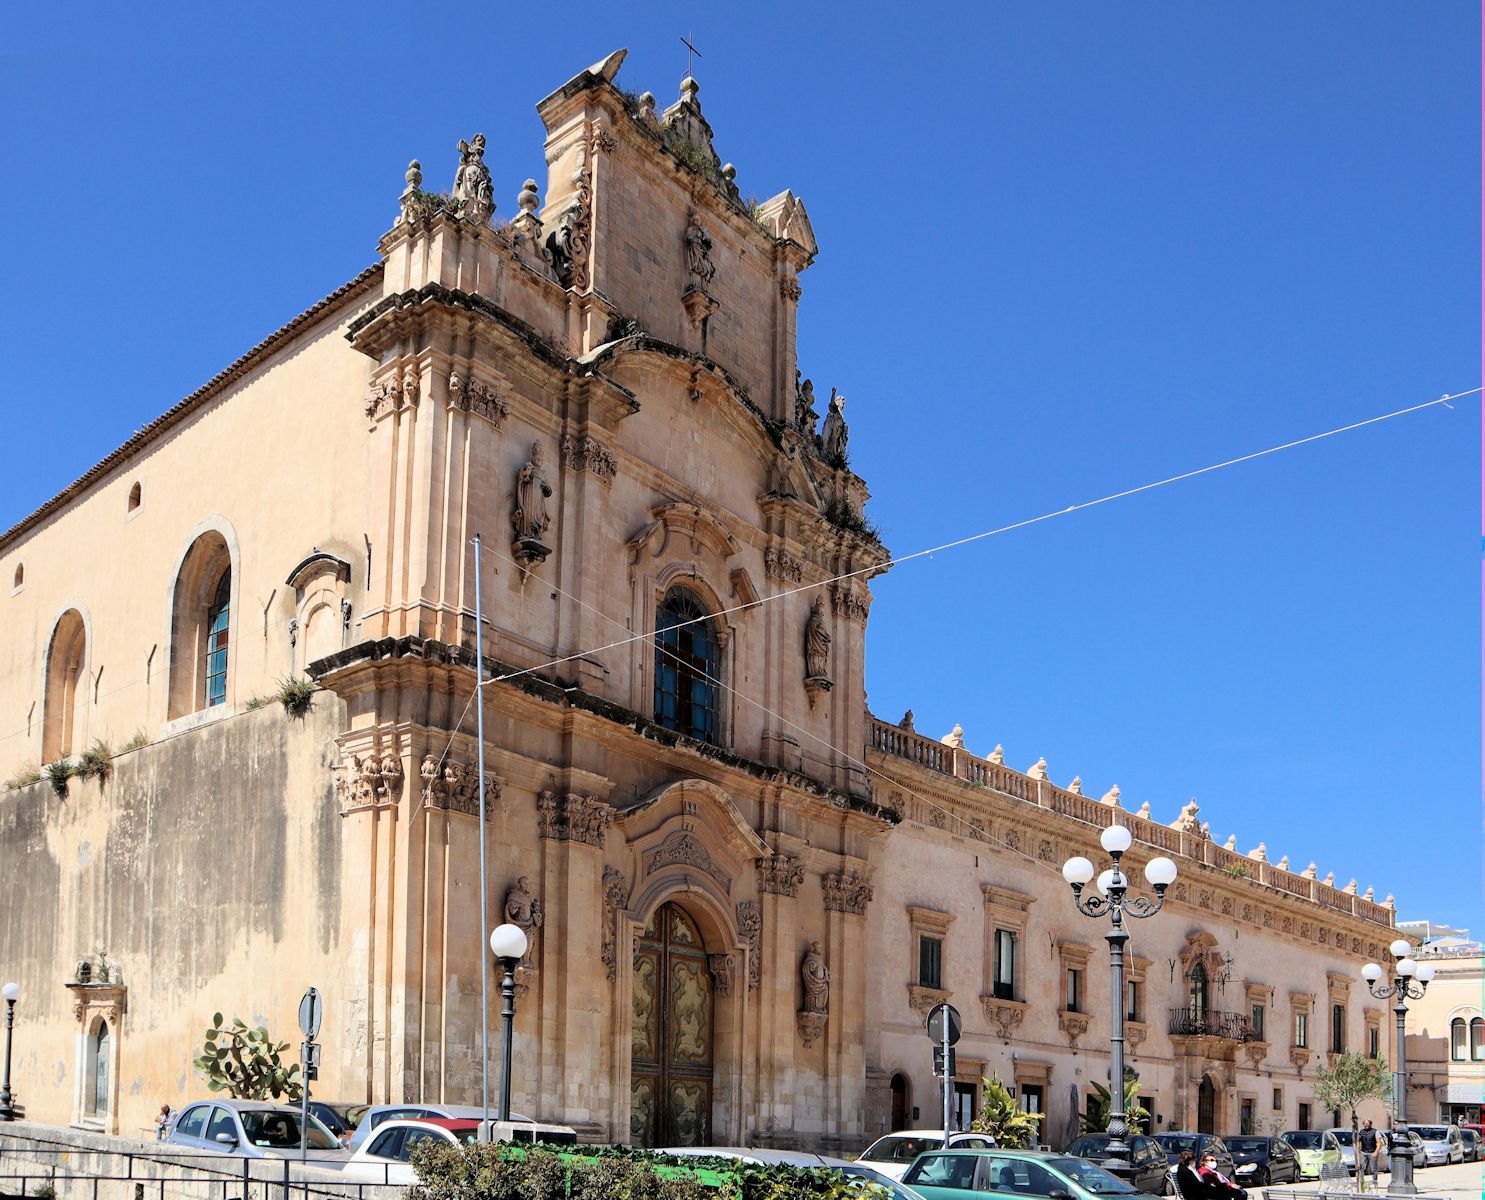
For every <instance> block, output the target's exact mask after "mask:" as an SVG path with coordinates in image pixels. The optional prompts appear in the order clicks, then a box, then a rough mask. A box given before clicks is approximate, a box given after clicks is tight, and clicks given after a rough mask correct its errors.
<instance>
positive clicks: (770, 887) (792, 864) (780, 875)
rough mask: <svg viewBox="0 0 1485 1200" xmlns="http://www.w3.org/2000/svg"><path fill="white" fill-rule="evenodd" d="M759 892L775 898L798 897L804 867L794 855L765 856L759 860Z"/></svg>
mask: <svg viewBox="0 0 1485 1200" xmlns="http://www.w3.org/2000/svg"><path fill="white" fill-rule="evenodd" d="M757 866H758V890H759V891H760V892H766V893H768V894H769V895H773V896H797V895H799V885H800V884H802V883H803V882H804V867H802V866H801V865H800V863H799V859H798V858H797V857H796V856H795V855H793V854H765V855H763V856H762V857H761V858H759V859H758V860H757Z"/></svg>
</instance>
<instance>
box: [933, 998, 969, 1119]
mask: <svg viewBox="0 0 1485 1200" xmlns="http://www.w3.org/2000/svg"><path fill="white" fill-rule="evenodd" d="M962 1029H963V1023H962V1022H961V1021H960V1019H959V1010H958V1009H957V1008H955V1007H954V1006H953V1005H952V1004H935V1005H934V1006H933V1009H932V1010H931V1011H930V1012H929V1014H928V1036H929V1038H930V1040H932V1041H933V1042H935V1043H937V1045H936V1046H935V1049H934V1054H933V1057H934V1074H935V1075H937V1074H938V1068H939V1067H940V1066H942V1067H943V1080H944V1144H945V1145H948V1142H949V1134H950V1133H951V1132H952V1131H953V1124H952V1122H953V1113H954V1051H953V1050H952V1049H950V1047H951V1046H953V1045H954V1043H955V1042H957V1041H958V1040H959V1034H960V1032H961V1031H962Z"/></svg>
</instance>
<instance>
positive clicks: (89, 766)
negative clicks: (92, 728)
mask: <svg viewBox="0 0 1485 1200" xmlns="http://www.w3.org/2000/svg"><path fill="white" fill-rule="evenodd" d="M112 773H113V748H112V747H111V746H110V745H109V744H108V743H107V742H105V741H104V740H103V739H102V738H98V739H96V740H95V741H94V742H93V744H92V745H91V746H89V747H88V748H87V749H86V750H84V751H83V752H82V753H81V754H80V755H78V759H77V768H76V770H75V771H74V772H73V774H74V775H76V776H77V777H78V778H79V779H96V780H97V781H98V782H99V783H107V782H108V777H109V775H110V774H112Z"/></svg>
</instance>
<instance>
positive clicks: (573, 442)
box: [559, 433, 619, 487]
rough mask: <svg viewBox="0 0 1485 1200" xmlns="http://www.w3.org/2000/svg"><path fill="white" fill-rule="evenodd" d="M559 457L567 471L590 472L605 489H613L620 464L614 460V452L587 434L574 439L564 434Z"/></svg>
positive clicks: (570, 435) (568, 434)
mask: <svg viewBox="0 0 1485 1200" xmlns="http://www.w3.org/2000/svg"><path fill="white" fill-rule="evenodd" d="M559 457H560V458H561V460H562V466H563V467H564V468H565V469H566V470H569V471H588V472H590V473H592V474H593V475H594V476H595V477H596V478H597V479H598V480H599V481H600V482H602V483H603V485H604V486H605V487H613V485H614V476H615V475H616V474H617V473H618V469H619V464H618V460H617V459H615V458H614V452H613V451H612V450H610V449H609V448H608V447H607V446H605V445H604V444H603V443H602V442H600V441H596V440H594V439H593V438H591V437H589V436H588V435H587V434H584V435H583V436H582V437H574V436H573V435H572V434H570V433H564V434H563V435H562V441H561V444H560V450H559Z"/></svg>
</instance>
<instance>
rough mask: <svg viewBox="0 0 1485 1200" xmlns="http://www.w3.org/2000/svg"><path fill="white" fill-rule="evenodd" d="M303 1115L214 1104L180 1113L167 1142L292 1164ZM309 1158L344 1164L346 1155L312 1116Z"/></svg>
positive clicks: (257, 1105) (282, 1107)
mask: <svg viewBox="0 0 1485 1200" xmlns="http://www.w3.org/2000/svg"><path fill="white" fill-rule="evenodd" d="M299 1134H300V1124H299V1110H298V1109H297V1108H295V1107H294V1106H293V1105H290V1104H269V1103H267V1102H266V1101H263V1100H210V1101H205V1102H203V1103H200V1104H192V1105H189V1106H187V1107H186V1108H184V1109H182V1110H181V1114H180V1116H179V1117H177V1118H176V1121H175V1124H174V1126H172V1127H171V1130H170V1136H169V1137H167V1138H166V1139H165V1141H166V1142H167V1143H168V1144H170V1145H173V1146H190V1147H192V1148H193V1149H197V1150H220V1151H222V1152H223V1153H224V1154H240V1155H242V1156H243V1157H245V1158H291V1157H293V1156H294V1155H296V1154H298V1153H299ZM307 1142H308V1157H309V1158H311V1159H313V1160H315V1161H318V1162H333V1163H343V1162H345V1161H346V1152H345V1151H344V1150H343V1149H342V1148H341V1145H340V1142H339V1141H338V1140H337V1139H336V1137H335V1135H334V1134H333V1133H331V1132H330V1131H329V1130H328V1129H326V1128H325V1126H324V1125H323V1124H321V1123H320V1120H319V1118H317V1117H316V1116H315V1115H314V1114H313V1113H311V1114H310V1118H309V1125H308V1138H307Z"/></svg>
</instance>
